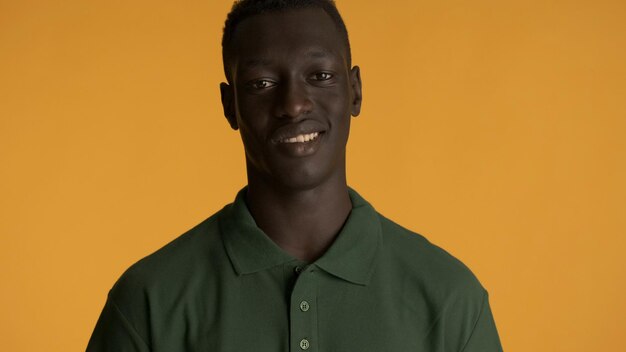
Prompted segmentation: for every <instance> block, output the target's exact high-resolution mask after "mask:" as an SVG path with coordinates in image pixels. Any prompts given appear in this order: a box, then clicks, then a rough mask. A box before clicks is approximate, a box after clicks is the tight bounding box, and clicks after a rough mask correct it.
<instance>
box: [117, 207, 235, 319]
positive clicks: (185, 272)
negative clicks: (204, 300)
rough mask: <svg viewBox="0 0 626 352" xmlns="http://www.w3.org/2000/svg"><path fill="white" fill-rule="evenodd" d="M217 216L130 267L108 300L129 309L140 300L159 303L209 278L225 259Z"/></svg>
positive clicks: (118, 281) (216, 214) (214, 215)
mask: <svg viewBox="0 0 626 352" xmlns="http://www.w3.org/2000/svg"><path fill="white" fill-rule="evenodd" d="M218 217H219V212H217V213H215V214H213V215H212V216H211V217H209V218H207V219H205V220H204V221H202V222H201V223H199V224H198V225H196V226H194V227H193V228H191V229H190V230H188V231H186V232H185V233H183V234H182V235H180V236H178V237H177V238H175V239H174V240H172V241H171V242H169V243H168V244H166V245H164V246H163V247H161V248H160V249H158V250H157V251H155V252H154V253H152V254H150V255H148V256H146V257H144V258H142V259H141V260H139V261H137V262H136V263H134V264H133V265H131V266H130V267H129V268H128V269H127V270H126V271H125V272H124V273H123V274H122V275H121V276H120V278H119V279H118V280H117V282H116V283H115V284H114V285H113V288H112V289H111V291H110V293H109V297H110V298H111V299H112V300H113V301H114V302H115V303H116V304H118V305H120V306H126V307H128V306H129V305H132V304H134V303H137V300H141V301H146V300H152V301H154V300H157V299H159V300H160V299H162V298H164V297H163V296H167V295H172V294H175V293H176V292H175V291H176V290H178V289H182V288H184V287H185V286H186V285H188V284H189V283H190V282H193V281H194V280H197V278H198V277H202V276H205V275H207V272H210V271H211V270H213V269H214V268H215V267H217V266H219V265H220V264H221V263H220V262H221V261H223V260H225V254H224V249H223V244H222V240H221V236H220V231H219V224H218ZM226 260H227V259H226Z"/></svg>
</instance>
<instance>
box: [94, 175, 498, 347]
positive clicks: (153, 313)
mask: <svg viewBox="0 0 626 352" xmlns="http://www.w3.org/2000/svg"><path fill="white" fill-rule="evenodd" d="M246 190H247V188H246V187H244V188H243V189H242V190H241V191H240V192H239V193H238V194H237V197H236V198H235V201H234V202H233V203H232V204H229V205H227V206H225V207H224V208H223V209H222V210H220V211H219V212H217V213H216V214H214V215H213V216H211V217H210V218H208V219H206V220H205V221H203V222H202V223H200V224H199V225H197V226H196V227H194V228H193V229H191V230H190V231H188V232H186V233H185V234H183V235H182V236H180V237H178V238H177V239H175V240H174V241H172V242H171V243H169V244H167V245H166V246H165V247H163V248H161V249H160V250H158V251H157V252H155V253H153V254H151V255H149V256H148V257H146V258H144V259H142V260H140V261H139V262H137V263H136V264H134V265H133V266H131V267H130V268H129V269H128V270H127V271H126V272H125V273H124V274H123V275H122V276H121V277H120V279H119V280H118V281H117V282H116V283H115V285H114V286H113V288H112V289H111V291H110V292H109V295H108V299H107V302H106V304H105V306H104V309H103V311H102V314H101V316H100V318H99V320H98V323H97V324H96V328H95V330H94V332H93V335H92V336H91V340H90V341H89V345H88V347H87V351H90V352H96V351H110V352H125V351H154V352H183V351H206V352H226V351H229V352H248V351H259V352H279V351H292V352H293V351H298V352H301V351H316V352H356V351H358V352H370V351H371V352H407V351H416V352H417V351H424V352H427V351H428V352H430V351H433V352H434V351H437V352H443V351H450V352H452V351H454V352H458V351H464V352H491V351H494V352H495V351H501V350H502V347H501V346H500V341H499V339H498V333H497V331H496V327H495V324H494V321H493V317H492V314H491V311H490V308H489V302H488V297H487V292H486V291H485V290H484V289H483V287H482V286H481V285H480V283H479V282H478V280H477V279H476V278H475V277H474V275H473V274H472V273H471V272H470V270H469V269H468V268H467V267H466V266H464V265H463V264H462V263H461V262H460V261H458V260H457V259H455V258H454V257H452V256H451V255H449V254H448V253H447V252H445V251H444V250H442V249H441V248H439V247H437V246H435V245H433V244H431V243H430V242H428V241H427V240H426V239H425V238H424V237H422V236H420V235H418V234H415V233H413V232H411V231H409V230H407V229H404V228H402V227H400V226H399V225H397V224H395V223H393V222H392V221H390V220H389V219H387V218H385V217H383V216H382V215H380V214H379V213H377V212H376V211H375V210H374V208H373V207H372V206H371V205H370V204H369V203H368V202H366V201H365V200H364V199H363V198H362V197H361V196H360V195H359V194H358V193H357V192H355V191H354V190H353V189H349V194H350V199H351V201H352V211H351V212H350V215H349V216H348V219H347V220H346V223H345V224H344V226H343V228H342V229H341V231H340V233H339V235H338V236H337V238H336V240H335V241H334V242H333V244H332V245H331V247H330V248H329V249H328V250H327V252H326V253H325V254H324V255H323V256H322V257H320V258H319V259H317V260H316V261H315V262H313V263H305V262H302V261H300V260H298V259H296V258H293V257H292V256H290V255H289V254H287V253H286V252H284V251H283V250H282V249H281V248H280V247H278V246H277V245H276V244H275V243H274V242H273V241H272V240H271V239H270V238H269V237H267V235H265V233H263V231H262V230H261V229H259V228H258V227H257V226H256V223H255V221H254V219H253V218H252V215H251V214H250V212H249V210H248V208H247V206H246V203H245V192H246Z"/></svg>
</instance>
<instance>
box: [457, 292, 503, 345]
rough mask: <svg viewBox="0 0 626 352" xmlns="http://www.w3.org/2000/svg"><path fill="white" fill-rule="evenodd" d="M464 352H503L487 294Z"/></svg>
mask: <svg viewBox="0 0 626 352" xmlns="http://www.w3.org/2000/svg"><path fill="white" fill-rule="evenodd" d="M462 352H502V345H501V344H500V337H499V336H498V330H497V329H496V324H495V322H494V320H493V314H492V313H491V308H490V307H489V296H488V295H487V293H486V292H485V295H484V297H483V302H482V308H481V311H480V314H479V316H478V319H477V320H476V324H475V325H474V328H473V330H472V333H471V335H470V337H469V340H468V341H467V342H466V343H465V346H464V347H463V349H462Z"/></svg>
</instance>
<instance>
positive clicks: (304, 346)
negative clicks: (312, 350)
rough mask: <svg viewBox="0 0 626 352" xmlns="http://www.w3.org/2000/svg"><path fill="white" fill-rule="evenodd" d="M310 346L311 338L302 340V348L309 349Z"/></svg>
mask: <svg viewBox="0 0 626 352" xmlns="http://www.w3.org/2000/svg"><path fill="white" fill-rule="evenodd" d="M309 346H310V344H309V340H307V339H302V340H300V348H301V349H303V350H308V349H309Z"/></svg>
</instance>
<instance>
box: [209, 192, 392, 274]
mask: <svg viewBox="0 0 626 352" xmlns="http://www.w3.org/2000/svg"><path fill="white" fill-rule="evenodd" d="M247 189H248V187H247V186H246V187H244V188H242V189H241V190H240V191H239V192H238V193H237V196H236V197H235V201H234V202H233V203H232V204H229V205H227V206H226V207H224V209H222V211H220V214H219V223H220V228H221V232H222V237H223V240H224V245H225V247H226V252H227V254H228V256H229V258H230V260H231V263H232V264H233V267H234V268H235V271H236V272H237V274H239V275H243V274H252V273H255V272H259V271H262V270H265V269H269V268H271V267H274V266H277V265H281V264H285V263H287V262H292V261H298V259H296V258H294V257H292V256H291V255H290V254H288V253H287V252H285V251H284V250H283V249H282V248H280V247H279V246H278V245H277V244H276V243H275V242H274V241H272V240H271V239H270V238H269V237H268V236H267V235H266V234H265V233H264V232H263V230H261V229H260V228H259V227H258V226H257V225H256V222H255V221H254V218H253V217H252V214H250V211H249V210H248V207H247V205H246V202H245V195H246V192H247ZM348 194H349V196H350V200H351V202H352V210H351V212H350V214H349V215H348V218H347V220H346V222H345V224H344V226H343V227H342V229H341V230H340V232H339V234H338V235H337V238H336V239H335V241H334V242H333V244H332V245H331V246H330V248H329V249H328V250H327V251H326V253H324V254H323V255H322V256H321V257H320V258H319V259H317V260H316V261H315V262H314V263H312V264H313V265H316V266H318V267H319V268H321V269H323V270H324V271H327V272H328V273H330V274H332V275H334V276H337V277H339V278H341V279H343V280H346V281H349V282H352V283H355V284H359V285H367V284H368V283H369V278H370V276H371V273H372V271H373V269H374V264H375V260H376V257H377V254H378V250H379V247H380V246H381V243H382V234H381V227H380V220H379V218H378V213H377V212H376V210H374V208H373V207H372V206H371V205H370V204H369V203H368V202H367V201H366V200H365V199H363V197H361V196H360V195H359V194H358V193H357V192H356V191H355V190H353V189H352V188H348Z"/></svg>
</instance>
